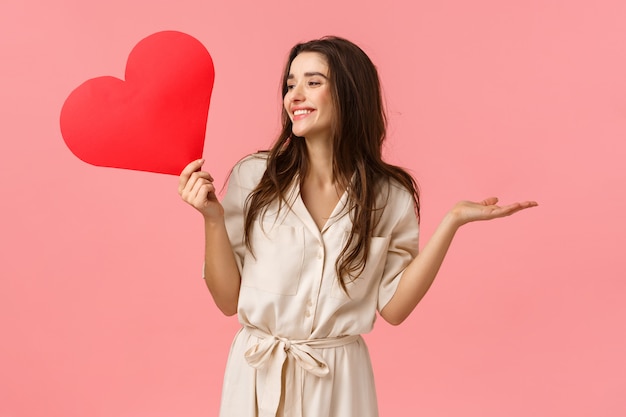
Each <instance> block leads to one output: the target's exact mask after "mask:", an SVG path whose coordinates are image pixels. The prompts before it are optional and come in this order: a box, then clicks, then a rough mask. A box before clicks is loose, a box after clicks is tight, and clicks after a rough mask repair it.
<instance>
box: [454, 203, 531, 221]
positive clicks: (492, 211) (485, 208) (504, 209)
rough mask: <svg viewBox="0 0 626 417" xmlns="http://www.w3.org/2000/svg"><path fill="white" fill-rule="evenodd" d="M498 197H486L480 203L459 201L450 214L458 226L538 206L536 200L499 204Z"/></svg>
mask: <svg viewBox="0 0 626 417" xmlns="http://www.w3.org/2000/svg"><path fill="white" fill-rule="evenodd" d="M497 203H498V199H497V198H496V197H490V198H486V199H484V200H483V201H481V202H479V203H475V202H472V201H459V202H458V203H456V204H455V205H454V207H453V208H452V210H451V211H450V214H451V215H452V216H453V218H454V219H455V222H456V223H457V224H458V226H461V225H464V224H466V223H469V222H474V221H478V220H491V219H497V218H499V217H506V216H510V215H511V214H514V213H517V212H518V211H521V210H525V209H527V208H531V207H535V206H537V202H535V201H523V202H518V203H513V204H509V205H506V206H498V205H497Z"/></svg>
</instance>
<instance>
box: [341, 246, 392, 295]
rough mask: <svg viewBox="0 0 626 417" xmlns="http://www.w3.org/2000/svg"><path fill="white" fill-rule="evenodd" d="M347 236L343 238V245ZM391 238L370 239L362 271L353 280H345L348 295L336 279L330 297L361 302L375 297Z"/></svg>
mask: <svg viewBox="0 0 626 417" xmlns="http://www.w3.org/2000/svg"><path fill="white" fill-rule="evenodd" d="M347 239H348V236H347V235H346V236H345V238H344V244H345V242H346V241H347ZM390 240H391V237H389V236H387V237H372V238H371V240H370V248H369V252H368V255H367V263H366V264H365V268H363V271H362V272H361V273H360V274H359V275H358V276H357V277H356V278H355V279H354V280H353V281H350V280H346V281H345V282H346V289H347V290H348V295H346V293H345V291H344V290H343V289H342V288H341V286H340V284H339V282H338V281H337V279H335V282H333V288H332V291H331V296H332V297H333V298H340V299H344V298H345V299H349V300H363V299H367V298H373V297H375V296H376V293H377V288H378V284H379V282H380V279H381V277H382V274H383V271H384V269H385V261H386V259H387V250H388V249H389V242H390Z"/></svg>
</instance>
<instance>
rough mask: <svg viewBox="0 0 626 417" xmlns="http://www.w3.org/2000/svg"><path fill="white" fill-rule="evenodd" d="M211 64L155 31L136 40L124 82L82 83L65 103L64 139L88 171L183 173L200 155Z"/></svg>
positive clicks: (201, 53)
mask: <svg viewBox="0 0 626 417" xmlns="http://www.w3.org/2000/svg"><path fill="white" fill-rule="evenodd" d="M214 77H215V72H214V68H213V60H212V59H211V55H210V54H209V52H208V51H207V50H206V48H205V47H204V46H203V45H202V44H201V43H200V42H199V41H198V40H197V39H195V38H193V37H191V36H189V35H187V34H185V33H181V32H175V31H166V32H158V33H155V34H153V35H150V36H148V37H147V38H145V39H143V40H141V41H140V42H139V43H138V44H137V45H136V46H135V47H134V48H133V50H132V51H131V53H130V55H129V56H128V62H127V63H126V75H125V80H120V79H118V78H115V77H110V76H105V77H98V78H93V79H90V80H87V81H86V82H84V83H83V84H81V85H80V86H79V87H78V88H76V89H75V90H74V91H73V92H72V93H71V94H70V95H69V96H68V97H67V99H66V100H65V103H64V104H63V108H62V110H61V133H62V135H63V139H64V140H65V143H66V144H67V146H68V147H69V148H70V150H71V151H72V152H73V153H74V154H75V155H76V156H77V157H79V158H80V159H82V160H83V161H85V162H88V163H90V164H93V165H98V166H105V167H115V168H127V169H134V170H140V171H149V172H161V173H165V174H174V175H178V174H180V171H181V170H182V169H183V168H184V167H185V165H187V164H188V163H189V162H191V161H192V160H194V159H198V158H201V157H202V149H203V146H204V137H205V132H206V122H207V117H208V111H209V104H210V101H211V92H212V90H213V80H214Z"/></svg>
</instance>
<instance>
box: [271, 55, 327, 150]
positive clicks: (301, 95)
mask: <svg viewBox="0 0 626 417" xmlns="http://www.w3.org/2000/svg"><path fill="white" fill-rule="evenodd" d="M329 82H330V80H329V78H328V64H327V62H326V58H325V57H324V56H323V55H322V54H319V53H317V52H302V53H300V54H298V55H297V56H296V57H295V59H294V60H293V61H292V62H291V66H290V68H289V76H288V79H287V94H285V97H284V99H283V102H284V106H285V110H286V111H287V114H288V115H289V118H290V119H291V121H292V124H293V126H292V132H293V134H294V135H296V136H300V137H304V138H307V139H312V140H314V139H316V138H322V139H326V140H328V139H330V132H331V123H332V119H333V116H334V113H335V111H334V105H333V101H332V96H331V91H330V84H329Z"/></svg>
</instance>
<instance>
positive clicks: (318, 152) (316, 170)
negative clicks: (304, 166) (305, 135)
mask: <svg viewBox="0 0 626 417" xmlns="http://www.w3.org/2000/svg"><path fill="white" fill-rule="evenodd" d="M305 140H306V147H307V152H308V154H309V170H308V172H307V173H306V178H307V180H309V181H313V182H315V183H318V184H320V185H332V184H334V182H335V178H333V147H332V144H331V143H330V140H308V139H305Z"/></svg>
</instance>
